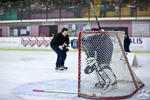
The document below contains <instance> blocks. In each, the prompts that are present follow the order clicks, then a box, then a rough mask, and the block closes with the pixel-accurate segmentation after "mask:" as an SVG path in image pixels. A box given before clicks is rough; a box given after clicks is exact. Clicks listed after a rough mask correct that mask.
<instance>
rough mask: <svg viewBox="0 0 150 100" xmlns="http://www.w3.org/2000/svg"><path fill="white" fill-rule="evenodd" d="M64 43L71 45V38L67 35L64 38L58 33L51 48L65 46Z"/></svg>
mask: <svg viewBox="0 0 150 100" xmlns="http://www.w3.org/2000/svg"><path fill="white" fill-rule="evenodd" d="M64 43H67V45H69V36H68V35H67V36H66V37H64V36H63V35H62V34H61V33H58V34H57V35H56V36H54V38H53V39H52V41H51V46H57V47H58V46H60V45H63V44H64Z"/></svg>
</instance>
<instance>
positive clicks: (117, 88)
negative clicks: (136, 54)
mask: <svg viewBox="0 0 150 100" xmlns="http://www.w3.org/2000/svg"><path fill="white" fill-rule="evenodd" d="M123 40H124V32H123V31H82V32H80V33H79V49H78V50H79V54H78V56H79V60H78V72H79V73H78V96H81V97H87V98H119V99H120V98H127V97H130V96H132V95H133V94H135V93H136V92H137V91H138V90H139V89H140V88H142V87H143V86H144V84H143V83H142V82H141V81H140V80H139V79H138V77H137V76H136V75H135V73H134V72H133V71H132V69H131V67H130V65H129V62H128V59H127V57H126V54H125V51H124V48H123Z"/></svg>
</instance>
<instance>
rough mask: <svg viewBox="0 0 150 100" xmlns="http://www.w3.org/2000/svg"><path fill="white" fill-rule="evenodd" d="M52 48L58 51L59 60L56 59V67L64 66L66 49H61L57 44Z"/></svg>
mask: <svg viewBox="0 0 150 100" xmlns="http://www.w3.org/2000/svg"><path fill="white" fill-rule="evenodd" d="M51 48H52V49H53V50H54V51H55V52H56V54H57V60H56V68H58V67H61V66H64V62H65V60H66V56H67V53H66V51H64V50H60V49H59V48H58V47H56V46H51Z"/></svg>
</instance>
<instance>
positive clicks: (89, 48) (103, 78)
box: [73, 29, 117, 90]
mask: <svg viewBox="0 0 150 100" xmlns="http://www.w3.org/2000/svg"><path fill="white" fill-rule="evenodd" d="M94 31H99V30H96V29H94ZM81 39H82V40H81V41H82V42H81V46H82V49H83V50H84V51H85V54H86V56H87V58H86V59H85V61H86V67H85V69H84V72H85V74H90V73H92V72H94V71H96V77H97V79H98V80H99V82H97V83H95V88H100V89H102V90H110V89H112V88H115V87H116V86H117V79H116V76H115V74H114V73H113V71H112V69H111V67H110V62H111V58H112V52H113V43H112V41H111V39H110V37H109V36H108V35H107V34H93V35H89V36H88V35H85V36H84V35H81ZM75 42H76V41H74V45H73V46H75V47H77V46H78V45H75ZM76 43H78V42H76Z"/></svg>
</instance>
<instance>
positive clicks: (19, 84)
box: [0, 50, 150, 100]
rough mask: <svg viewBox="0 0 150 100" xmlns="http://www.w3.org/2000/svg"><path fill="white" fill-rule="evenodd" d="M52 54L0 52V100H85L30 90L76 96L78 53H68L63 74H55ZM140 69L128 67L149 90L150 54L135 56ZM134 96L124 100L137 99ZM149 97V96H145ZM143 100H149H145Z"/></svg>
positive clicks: (54, 56) (40, 52) (145, 88)
mask: <svg viewBox="0 0 150 100" xmlns="http://www.w3.org/2000/svg"><path fill="white" fill-rule="evenodd" d="M56 57H57V56H56V54H55V53H54V52H50V51H3V50H1V51H0V100H89V99H86V98H81V97H78V96H77V94H62V93H46V92H33V91H32V90H33V89H44V90H51V91H70V92H75V93H77V79H78V53H77V52H68V53H67V59H66V62H65V65H66V66H67V67H68V68H69V69H68V70H67V71H64V72H56V71H55V61H56ZM136 57H137V61H138V63H139V65H140V66H141V67H134V68H133V67H132V69H133V71H134V72H135V73H136V75H137V76H138V77H139V79H140V80H142V82H144V84H145V86H144V88H142V90H143V89H144V90H148V91H150V53H136ZM140 94H141V92H139V93H136V94H135V95H133V96H132V97H131V98H128V99H125V100H140V98H139V95H140ZM147 95H148V96H150V93H149V94H147ZM147 100H150V98H148V99H147Z"/></svg>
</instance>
